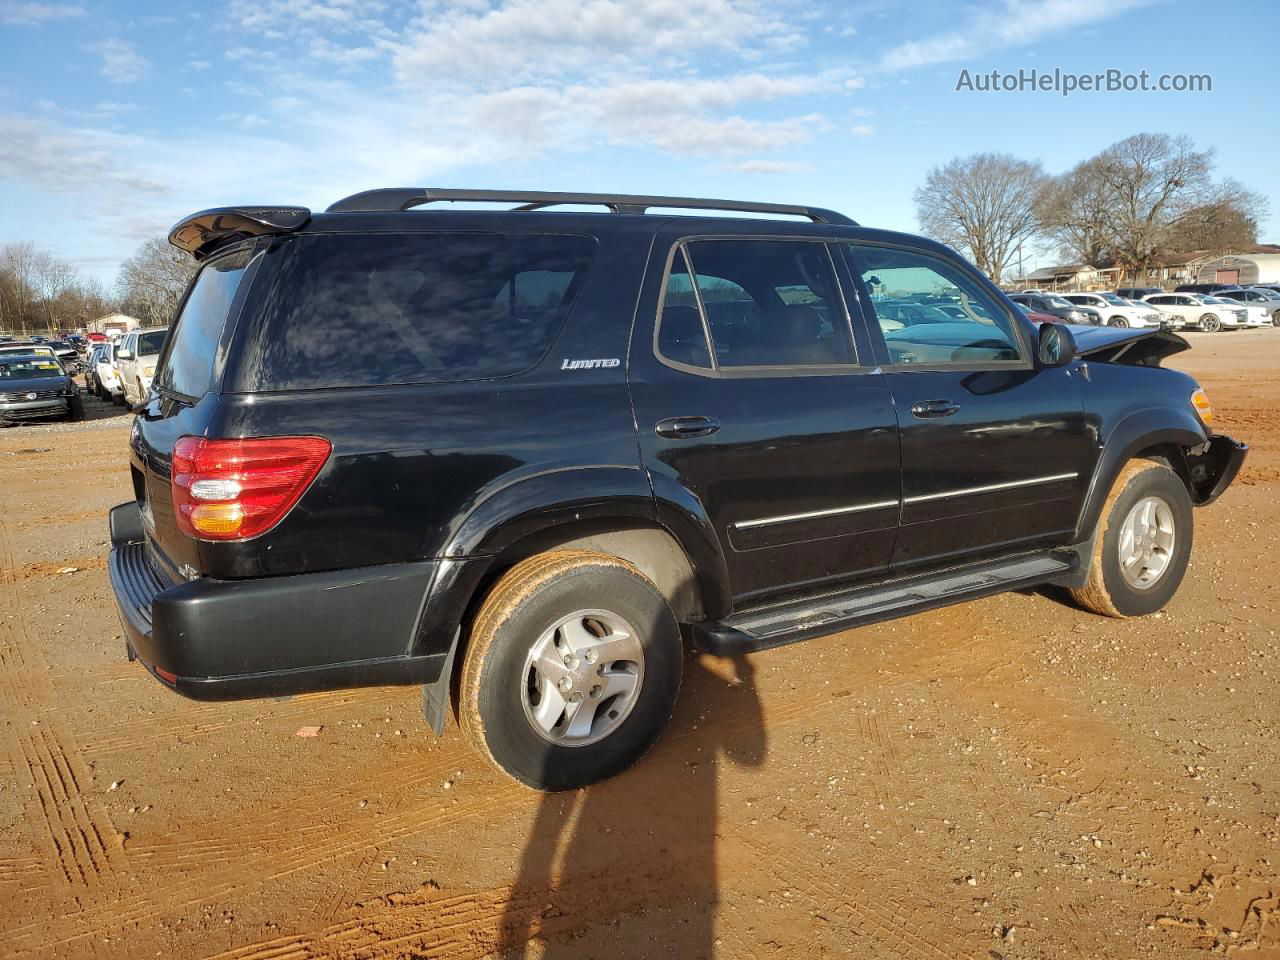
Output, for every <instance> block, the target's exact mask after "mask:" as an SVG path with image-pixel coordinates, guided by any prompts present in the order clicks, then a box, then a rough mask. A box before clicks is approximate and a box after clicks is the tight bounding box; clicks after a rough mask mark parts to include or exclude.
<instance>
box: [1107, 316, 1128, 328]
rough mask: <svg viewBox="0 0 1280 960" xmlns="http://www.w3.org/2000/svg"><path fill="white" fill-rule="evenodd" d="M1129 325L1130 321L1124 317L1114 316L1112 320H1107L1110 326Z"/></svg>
mask: <svg viewBox="0 0 1280 960" xmlns="http://www.w3.org/2000/svg"><path fill="white" fill-rule="evenodd" d="M1128 325H1129V321H1128V320H1126V319H1125V318H1124V317H1112V318H1111V319H1110V320H1108V321H1107V326H1108V327H1127V326H1128Z"/></svg>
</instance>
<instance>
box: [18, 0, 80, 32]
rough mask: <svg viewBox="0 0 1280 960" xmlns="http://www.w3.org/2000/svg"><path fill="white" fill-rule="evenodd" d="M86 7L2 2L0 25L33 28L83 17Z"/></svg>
mask: <svg viewBox="0 0 1280 960" xmlns="http://www.w3.org/2000/svg"><path fill="white" fill-rule="evenodd" d="M84 15H85V9H84V7H82V6H80V5H79V4H71V3H21V2H15V0H0V23H6V24H9V25H10V26H15V27H31V26H36V25H37V24H41V23H47V22H49V21H51V20H68V19H71V18H72V17H83V16H84Z"/></svg>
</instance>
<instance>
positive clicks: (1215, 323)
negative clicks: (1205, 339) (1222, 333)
mask: <svg viewBox="0 0 1280 960" xmlns="http://www.w3.org/2000/svg"><path fill="white" fill-rule="evenodd" d="M1199 326H1200V329H1201V330H1203V331H1204V332H1205V333H1217V332H1218V331H1219V330H1221V329H1222V321H1221V320H1219V319H1218V315H1217V314H1216V313H1206V314H1205V315H1204V316H1203V317H1201V318H1200V323H1199Z"/></svg>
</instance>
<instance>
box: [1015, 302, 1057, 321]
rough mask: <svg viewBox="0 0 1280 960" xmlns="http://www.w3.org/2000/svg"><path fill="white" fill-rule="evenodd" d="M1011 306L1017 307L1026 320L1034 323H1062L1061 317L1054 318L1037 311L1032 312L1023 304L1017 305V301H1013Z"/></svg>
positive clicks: (1050, 314)
mask: <svg viewBox="0 0 1280 960" xmlns="http://www.w3.org/2000/svg"><path fill="white" fill-rule="evenodd" d="M1013 305H1014V306H1015V307H1017V308H1018V309H1019V310H1021V311H1022V312H1023V313H1024V314H1026V317H1027V319H1028V320H1031V321H1033V322H1034V323H1061V322H1062V318H1061V317H1055V316H1054V315H1053V314H1052V313H1040V312H1039V311H1038V310H1032V309H1031V308H1030V307H1028V306H1027V305H1026V304H1025V303H1019V302H1018V301H1017V300H1015V301H1013Z"/></svg>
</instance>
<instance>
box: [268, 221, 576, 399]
mask: <svg viewBox="0 0 1280 960" xmlns="http://www.w3.org/2000/svg"><path fill="white" fill-rule="evenodd" d="M594 254H595V240H594V239H592V238H590V237H579V236H555V235H544V234H494V233H416V234H391V235H388V234H378V235H374V234H347V235H317V236H311V237H305V236H304V237H296V238H294V239H292V240H290V241H289V242H288V243H286V244H285V245H284V246H283V247H282V249H281V250H279V251H278V252H277V255H276V256H277V258H278V260H279V262H278V263H277V264H276V265H275V269H274V270H273V276H272V279H271V281H270V290H269V292H268V293H266V294H265V295H264V298H263V300H262V301H261V302H260V303H259V304H257V310H256V312H257V314H258V316H259V322H258V323H257V324H255V325H254V326H255V334H254V335H253V337H252V342H250V343H246V344H245V347H246V354H245V360H244V363H245V366H244V370H246V371H247V372H248V374H247V377H246V379H247V380H248V381H250V382H249V383H248V384H246V386H248V387H249V388H250V389H257V390H300V389H314V388H326V387H352V386H368V385H374V384H384V383H433V382H443V381H453V380H479V379H491V378H494V377H505V376H510V375H512V374H516V373H520V372H521V371H523V370H527V369H529V368H530V367H532V366H533V365H534V364H535V363H537V362H538V361H539V360H540V359H541V358H542V357H543V355H544V354H545V353H546V352H547V349H548V348H549V347H550V346H551V342H552V341H553V340H554V339H555V337H556V334H558V333H559V331H560V328H561V326H562V325H563V324H564V320H565V317H566V316H567V314H568V311H569V308H570V307H571V306H572V303H573V299H574V296H575V295H576V294H577V291H578V289H579V288H580V287H581V286H582V281H583V278H584V276H585V275H586V272H587V270H588V268H589V267H590V265H591V260H592V257H593V256H594Z"/></svg>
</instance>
